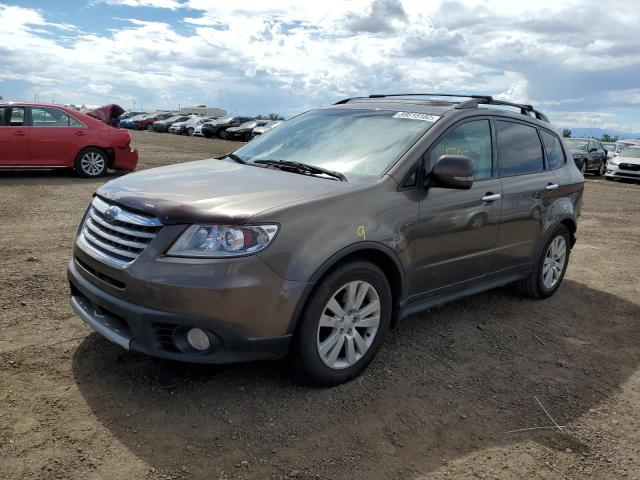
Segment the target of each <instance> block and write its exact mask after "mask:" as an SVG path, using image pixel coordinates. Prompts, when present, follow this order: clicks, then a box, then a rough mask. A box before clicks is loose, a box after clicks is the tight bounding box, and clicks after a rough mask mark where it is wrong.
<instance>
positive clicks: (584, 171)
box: [580, 160, 587, 177]
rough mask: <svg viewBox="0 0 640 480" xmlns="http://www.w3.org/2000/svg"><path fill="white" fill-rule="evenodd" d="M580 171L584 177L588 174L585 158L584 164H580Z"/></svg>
mask: <svg viewBox="0 0 640 480" xmlns="http://www.w3.org/2000/svg"><path fill="white" fill-rule="evenodd" d="M580 173H581V174H582V176H583V177H584V176H585V175H586V174H587V161H586V160H583V161H582V165H580Z"/></svg>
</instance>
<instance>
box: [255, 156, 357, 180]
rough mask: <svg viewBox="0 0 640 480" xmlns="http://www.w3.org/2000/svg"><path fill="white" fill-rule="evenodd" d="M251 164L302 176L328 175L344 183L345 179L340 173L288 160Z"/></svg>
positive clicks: (256, 161)
mask: <svg viewBox="0 0 640 480" xmlns="http://www.w3.org/2000/svg"><path fill="white" fill-rule="evenodd" d="M252 162H253V163H258V164H262V165H270V166H273V167H277V168H281V169H284V170H292V171H294V172H297V173H302V174H310V175H321V174H324V175H328V176H330V177H333V178H337V179H338V180H340V181H341V182H346V181H347V177H345V176H344V175H343V174H341V173H340V172H336V171H334V170H327V169H326V168H322V167H316V166H314V165H308V164H306V163H302V162H291V161H289V160H252Z"/></svg>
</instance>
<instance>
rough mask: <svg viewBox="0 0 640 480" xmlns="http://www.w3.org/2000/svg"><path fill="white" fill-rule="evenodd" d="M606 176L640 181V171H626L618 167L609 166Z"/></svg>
mask: <svg viewBox="0 0 640 480" xmlns="http://www.w3.org/2000/svg"><path fill="white" fill-rule="evenodd" d="M604 175H605V177H607V178H624V179H627V180H638V181H640V170H625V169H622V168H620V167H618V166H617V165H611V164H609V165H607V170H606V172H605V174H604Z"/></svg>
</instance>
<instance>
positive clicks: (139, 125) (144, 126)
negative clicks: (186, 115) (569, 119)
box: [133, 112, 175, 131]
mask: <svg viewBox="0 0 640 480" xmlns="http://www.w3.org/2000/svg"><path fill="white" fill-rule="evenodd" d="M174 115H175V113H172V112H156V113H150V114H149V115H147V116H146V117H144V118H141V119H140V120H134V121H133V128H134V129H136V130H149V131H151V130H153V122H157V121H158V120H166V119H167V118H169V117H173V116H174Z"/></svg>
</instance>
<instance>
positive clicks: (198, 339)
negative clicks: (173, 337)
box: [187, 328, 211, 350]
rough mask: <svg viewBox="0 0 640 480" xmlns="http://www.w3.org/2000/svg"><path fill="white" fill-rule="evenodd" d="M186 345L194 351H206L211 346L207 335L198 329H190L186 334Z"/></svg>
mask: <svg viewBox="0 0 640 480" xmlns="http://www.w3.org/2000/svg"><path fill="white" fill-rule="evenodd" d="M187 343H189V346H191V347H192V348H195V349H196V350H207V349H208V348H209V347H210V346H211V340H209V335H207V334H206V333H205V331H204V330H201V329H199V328H191V329H189V331H188V332H187Z"/></svg>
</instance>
